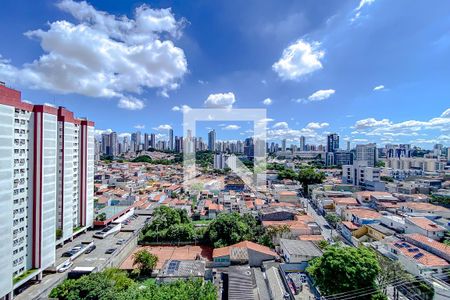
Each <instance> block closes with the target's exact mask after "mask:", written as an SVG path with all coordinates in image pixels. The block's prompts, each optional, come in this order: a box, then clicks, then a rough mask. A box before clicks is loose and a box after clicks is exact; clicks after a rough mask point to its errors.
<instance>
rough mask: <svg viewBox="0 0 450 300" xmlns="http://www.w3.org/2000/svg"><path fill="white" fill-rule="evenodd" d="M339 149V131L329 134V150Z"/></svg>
mask: <svg viewBox="0 0 450 300" xmlns="http://www.w3.org/2000/svg"><path fill="white" fill-rule="evenodd" d="M337 149H339V135H337V133H333V134H329V135H328V137H327V152H334V151H335V150H337Z"/></svg>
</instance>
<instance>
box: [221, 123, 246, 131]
mask: <svg viewBox="0 0 450 300" xmlns="http://www.w3.org/2000/svg"><path fill="white" fill-rule="evenodd" d="M239 128H241V126H239V125H234V124H232V125H227V126H224V127H222V129H223V130H238V129H239Z"/></svg>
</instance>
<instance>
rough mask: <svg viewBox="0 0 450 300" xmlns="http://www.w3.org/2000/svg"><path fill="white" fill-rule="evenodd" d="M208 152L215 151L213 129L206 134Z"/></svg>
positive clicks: (214, 132) (214, 133)
mask: <svg viewBox="0 0 450 300" xmlns="http://www.w3.org/2000/svg"><path fill="white" fill-rule="evenodd" d="M208 150H209V151H216V131H215V130H214V129H213V130H211V131H210V132H209V133H208Z"/></svg>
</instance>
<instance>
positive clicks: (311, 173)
mask: <svg viewBox="0 0 450 300" xmlns="http://www.w3.org/2000/svg"><path fill="white" fill-rule="evenodd" d="M324 180H325V173H323V172H317V171H316V170H314V169H313V168H310V167H307V168H303V169H300V172H299V173H298V181H300V183H301V184H302V186H303V193H304V195H307V194H308V185H310V184H316V183H322V182H323V181H324Z"/></svg>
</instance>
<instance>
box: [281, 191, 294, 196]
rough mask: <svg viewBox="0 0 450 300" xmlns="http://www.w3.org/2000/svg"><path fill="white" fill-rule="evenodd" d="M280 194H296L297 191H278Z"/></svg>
mask: <svg viewBox="0 0 450 300" xmlns="http://www.w3.org/2000/svg"><path fill="white" fill-rule="evenodd" d="M278 195H280V196H296V195H297V193H296V192H293V191H280V192H278Z"/></svg>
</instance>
